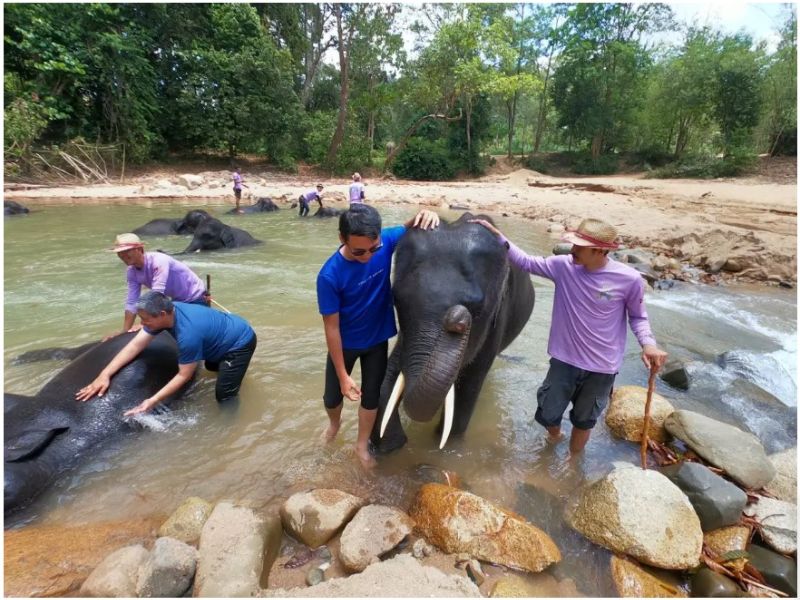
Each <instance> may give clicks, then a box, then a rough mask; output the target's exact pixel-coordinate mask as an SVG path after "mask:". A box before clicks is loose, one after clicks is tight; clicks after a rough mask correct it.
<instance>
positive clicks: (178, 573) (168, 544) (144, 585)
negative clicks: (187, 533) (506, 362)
mask: <svg viewBox="0 0 800 600" xmlns="http://www.w3.org/2000/svg"><path fill="white" fill-rule="evenodd" d="M196 566H197V549H196V548H194V546H190V545H189V544H185V543H184V542H181V541H179V540H176V539H173V538H169V537H161V538H158V539H157V540H156V543H155V545H154V546H153V551H152V552H150V555H149V556H148V557H147V559H146V560H145V561H144V564H143V565H142V568H141V569H140V571H139V577H138V581H137V583H136V595H137V596H139V597H140V598H180V597H182V596H183V595H184V594H185V593H186V591H187V590H188V589H189V587H191V585H192V579H194V572H195V567H196Z"/></svg>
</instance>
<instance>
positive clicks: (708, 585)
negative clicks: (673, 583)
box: [689, 567, 747, 598]
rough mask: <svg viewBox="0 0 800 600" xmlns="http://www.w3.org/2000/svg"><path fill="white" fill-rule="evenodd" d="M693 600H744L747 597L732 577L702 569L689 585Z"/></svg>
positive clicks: (706, 568) (705, 568)
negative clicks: (696, 599) (707, 599)
mask: <svg viewBox="0 0 800 600" xmlns="http://www.w3.org/2000/svg"><path fill="white" fill-rule="evenodd" d="M689 585H690V587H691V589H692V598H744V597H746V596H747V594H746V593H745V592H743V591H742V588H740V587H739V586H738V585H737V583H736V582H735V581H734V580H733V579H731V578H730V577H726V576H725V575H720V574H719V573H715V572H714V571H712V570H711V569H709V568H708V567H701V568H700V569H699V570H698V571H697V572H696V573H695V574H694V575H692V582H691V583H690V584H689Z"/></svg>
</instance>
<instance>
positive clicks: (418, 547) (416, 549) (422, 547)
mask: <svg viewBox="0 0 800 600" xmlns="http://www.w3.org/2000/svg"><path fill="white" fill-rule="evenodd" d="M431 552H433V548H432V547H431V545H430V544H429V543H428V542H426V541H425V540H424V539H423V538H419V539H418V540H417V541H416V542H414V545H413V546H411V555H412V556H413V557H414V558H425V557H426V556H430V555H431Z"/></svg>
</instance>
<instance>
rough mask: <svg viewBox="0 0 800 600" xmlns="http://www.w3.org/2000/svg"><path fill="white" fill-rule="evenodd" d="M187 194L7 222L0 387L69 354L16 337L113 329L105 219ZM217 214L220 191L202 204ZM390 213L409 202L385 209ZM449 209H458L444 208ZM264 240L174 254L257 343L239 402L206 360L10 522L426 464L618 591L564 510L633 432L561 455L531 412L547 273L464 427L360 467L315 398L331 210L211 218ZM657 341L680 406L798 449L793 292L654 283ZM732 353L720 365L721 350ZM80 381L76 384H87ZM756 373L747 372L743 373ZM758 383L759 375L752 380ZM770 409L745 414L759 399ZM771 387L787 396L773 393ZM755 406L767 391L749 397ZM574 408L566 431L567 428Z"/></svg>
mask: <svg viewBox="0 0 800 600" xmlns="http://www.w3.org/2000/svg"><path fill="white" fill-rule="evenodd" d="M190 208H192V207H186V206H182V207H178V206H172V207H170V206H156V207H153V208H147V207H143V206H69V207H55V206H52V207H51V206H45V207H42V208H40V209H38V210H36V211H35V212H32V213H31V214H30V215H28V216H26V217H17V218H12V219H8V218H7V219H6V220H5V246H4V247H5V297H4V299H5V308H4V312H5V328H4V334H5V340H4V365H5V390H6V391H8V392H16V393H20V394H35V393H36V391H38V390H39V388H41V387H42V385H43V384H44V383H45V382H46V381H48V379H50V378H51V377H52V375H53V374H54V373H55V372H56V371H57V370H58V369H60V368H61V367H63V365H64V363H63V362H59V361H48V362H39V363H32V364H26V365H16V364H13V363H12V361H13V359H14V357H16V356H17V355H19V354H20V353H22V352H25V351H28V350H33V349H37V348H45V347H51V346H77V345H80V344H83V343H86V342H89V341H92V340H94V339H97V338H99V337H101V336H103V335H105V334H107V333H110V332H111V331H112V330H115V329H116V328H118V327H119V326H120V325H121V322H122V312H123V300H124V295H125V281H124V265H123V264H122V262H121V261H120V260H119V259H118V258H117V257H116V256H115V255H114V254H113V253H110V252H105V251H104V249H105V248H107V247H109V246H110V245H111V242H112V241H113V239H114V236H115V234H117V233H122V232H125V231H129V230H131V229H133V228H135V227H137V226H139V225H141V224H143V223H145V222H147V221H149V220H150V219H153V218H157V217H179V216H182V215H183V214H184V213H185V211H186V210H189V209H190ZM203 208H207V209H208V210H210V212H212V213H216V214H218V215H219V214H221V213H222V212H224V210H227V209H228V207H227V206H225V207H222V206H212V207H207V206H204V207H203ZM380 210H381V212H382V214H383V216H384V223H385V224H386V225H393V224H397V223H399V222H402V221H404V220H405V219H406V218H408V217H409V216H411V214H413V211H414V209H413V208H411V207H381V209H380ZM441 214H442V216H445V217H450V218H456V217H457V214H456V213H448V212H447V211H443V212H442V213H441ZM221 218H222V220H223V221H225V222H227V223H229V224H235V225H237V226H239V227H242V228H244V229H246V230H248V231H249V232H250V233H251V234H253V235H254V236H255V237H256V238H259V239H261V240H264V241H265V243H264V244H263V245H261V246H256V247H251V248H244V249H241V250H235V251H229V252H217V253H210V254H203V255H192V256H188V257H185V262H186V263H187V264H188V265H189V266H190V267H192V268H193V269H194V270H195V271H196V272H197V273H198V274H200V275H201V277H205V274H206V273H210V274H211V276H212V291H213V295H214V298H215V299H216V300H217V301H219V302H220V303H221V304H223V305H224V306H226V307H227V308H229V309H231V310H232V311H233V312H236V313H238V314H240V315H242V316H243V317H245V318H246V319H248V320H249V321H250V322H251V323H252V324H253V326H254V328H255V330H256V332H257V334H258V340H259V345H258V349H257V350H256V353H255V356H254V358H253V362H252V364H251V366H250V369H249V371H248V373H247V376H246V378H245V381H244V385H243V387H242V391H241V402H240V404H239V406H238V408H237V409H236V410H233V411H230V410H220V408H219V407H218V406H217V404H216V402H215V400H214V392H213V388H214V378H213V376H212V374H209V373H207V372H205V371H203V370H202V369H201V370H200V371H199V373H200V374H199V377H198V378H197V380H196V382H195V383H194V384H193V387H192V389H191V391H190V392H189V394H188V396H187V397H186V398H185V399H184V400H182V401H180V402H178V403H177V404H176V405H174V406H173V410H172V411H171V412H169V413H167V414H163V415H159V416H148V417H144V418H142V419H141V420H140V421H139V423H138V424H137V425H136V427H135V431H134V432H133V433H132V434H131V435H127V436H123V438H122V439H118V440H115V441H113V442H112V443H109V444H107V445H105V446H103V447H102V448H99V449H93V450H91V451H90V452H89V453H88V455H87V456H86V457H84V460H83V462H82V463H81V465H80V466H79V467H78V468H76V469H75V470H74V471H72V472H70V473H69V474H68V475H67V476H65V477H63V478H62V479H61V480H60V481H59V482H58V483H57V484H56V485H54V486H52V487H51V488H50V490H49V491H48V492H47V493H46V494H45V495H44V496H43V497H42V498H40V499H39V501H37V502H36V504H35V506H34V507H33V509H32V510H29V511H28V512H27V513H25V514H24V515H21V517H20V518H19V519H15V521H18V522H32V521H36V522H42V523H63V524H79V523H86V522H92V521H101V520H108V519H116V518H130V517H137V516H144V515H148V514H152V513H168V512H170V511H171V510H172V509H174V508H175V507H176V506H177V505H178V504H179V503H180V502H181V501H182V500H184V499H185V498H186V497H187V496H193V495H194V496H201V497H203V498H205V499H207V500H209V501H216V500H220V499H231V500H234V501H236V502H240V503H246V504H249V505H251V506H253V507H255V508H264V507H267V506H270V507H272V506H273V505H274V504H275V503H276V502H278V501H279V499H280V498H282V497H285V496H286V494H288V493H291V492H293V491H296V490H300V489H307V488H311V487H319V486H326V487H332V486H335V487H339V488H341V489H344V490H347V491H351V492H353V493H357V494H362V495H365V496H368V497H369V498H370V499H371V500H373V501H376V502H382V503H390V504H396V505H398V506H400V507H402V508H408V505H409V503H410V501H411V499H412V498H413V495H414V493H415V491H416V489H417V488H418V486H419V484H420V483H421V482H422V481H423V480H425V479H426V477H428V476H429V474H430V472H431V469H428V468H421V467H420V465H433V466H435V467H439V468H444V469H448V470H452V471H456V472H457V473H458V474H459V476H460V477H461V479H462V480H463V482H464V486H465V487H466V488H467V489H469V490H470V491H472V492H475V493H477V494H479V495H482V496H484V497H486V498H488V499H490V500H492V501H494V502H495V503H497V504H499V505H502V506H504V507H507V508H510V509H512V510H516V511H518V512H520V513H521V514H523V515H525V516H526V517H528V518H529V519H530V520H532V521H533V522H534V523H535V524H537V525H539V526H540V527H542V528H544V529H546V530H547V531H549V532H551V535H553V536H554V538H555V541H556V543H557V544H558V545H559V547H560V548H561V550H562V553H563V554H564V555H565V559H564V561H563V564H562V565H561V566H560V567H559V569H560V570H558V571H557V572H556V575H557V576H558V577H559V578H560V577H572V578H573V579H574V580H575V581H576V583H577V585H578V589H579V590H581V591H582V592H583V593H585V594H589V595H594V596H596V595H608V594H612V595H613V590H612V588H611V587H610V585H611V584H610V581H609V579H608V576H607V572H608V567H607V561H608V556H609V555H608V553H607V552H606V551H604V550H602V549H600V548H599V547H596V546H592V545H591V544H588V543H586V542H585V541H584V540H583V539H582V538H580V536H578V535H576V534H574V533H572V532H570V531H568V530H565V528H563V527H562V526H561V523H560V517H559V514H560V511H561V509H562V508H563V503H564V501H565V499H566V498H567V496H568V495H569V493H570V492H571V491H572V490H574V488H575V487H576V486H577V485H578V484H580V483H581V482H583V481H585V480H587V479H589V480H591V479H595V478H597V477H599V476H601V475H603V474H604V473H606V472H607V471H608V470H610V468H611V464H612V462H613V461H618V460H622V461H628V462H637V461H638V447H637V446H636V445H634V444H631V443H628V442H622V441H619V440H616V439H615V438H613V437H611V436H610V434H609V432H608V430H607V428H606V427H605V424H604V423H602V422H601V423H599V424H598V427H597V428H596V429H595V432H594V434H593V436H592V439H591V441H590V443H589V446H588V451H587V452H586V454H585V456H584V457H583V458H582V459H581V460H579V461H577V462H576V463H574V464H571V463H570V462H569V461H567V453H568V452H567V444H560V445H557V446H555V447H551V446H549V445H548V444H546V443H545V440H544V435H543V434H544V431H543V429H542V428H541V427H539V426H538V425H537V424H536V423H535V422H534V420H533V415H534V412H535V408H536V402H535V397H536V396H535V392H536V388H537V387H538V385H539V383H540V382H541V380H542V379H543V377H544V374H545V372H546V370H547V360H548V357H547V354H546V345H547V343H546V342H547V334H548V329H549V325H550V312H551V308H552V297H553V288H552V285H551V284H550V283H549V282H547V281H545V280H541V279H539V278H534V286H535V288H536V295H537V296H536V307H535V308H534V312H533V316H532V317H531V319H530V321H529V322H528V324H527V326H526V328H525V330H524V331H523V333H522V334H521V336H520V337H519V338H518V339H517V340H516V341H515V342H514V343H513V344H512V345H511V347H509V348H508V349H507V350H506V351H505V353H504V354H503V355H502V356H501V357H500V358H499V359H498V360H497V361H496V362H495V366H494V368H493V370H492V372H491V373H490V376H489V378H488V379H487V381H486V384H485V386H484V388H483V391H482V393H481V398H480V401H479V403H478V407H477V409H476V412H475V415H474V416H473V418H472V422H471V424H470V427H469V429H468V431H467V434H466V436H465V437H464V438H463V439H451V441H449V442H448V445H447V447H446V448H445V450H444V451H439V450H437V446H438V443H437V438H436V436H435V434H434V433H433V425H434V424H433V423H431V424H429V425H420V424H411V425H409V426H407V428H406V429H407V432H408V434H409V443H408V445H407V446H406V447H405V448H404V449H403V450H401V451H399V452H397V453H395V454H394V455H392V456H390V457H388V458H385V459H382V460H381V462H380V464H379V466H378V468H377V470H376V472H375V473H373V474H367V473H364V472H363V471H362V470H361V468H360V467H359V466H357V463H356V461H355V460H354V458H353V456H352V454H351V450H350V449H351V447H352V443H353V441H354V439H355V434H356V410H355V407H354V406H352V405H348V406H346V407H345V411H344V422H343V427H342V430H341V432H340V435H339V439H338V440H337V441H336V442H334V444H332V445H331V446H330V447H324V446H322V445H320V443H319V441H318V440H319V435H320V433H321V431H322V429H323V426H324V424H325V421H326V417H325V413H324V410H323V406H322V401H321V396H322V389H323V374H324V365H325V340H324V336H323V331H322V320H321V318H320V316H319V314H318V312H317V307H316V294H315V278H316V273H317V271H318V270H319V268H320V266H321V265H322V263H323V262H324V261H325V259H326V258H327V257H328V256H329V255H330V254H331V253H332V252H333V251H334V250H335V249H336V247H337V244H338V240H337V232H336V226H337V224H336V220H335V219H328V220H318V219H304V220H301V219H299V218H298V217H297V216H296V213H295V211H289V210H281V211H280V212H279V213H272V214H270V213H266V214H261V215H252V216H241V217H231V216H223V217H221ZM500 225H501V227H502V229H503V230H504V232H505V233H507V234H508V235H509V237H510V238H511V239H513V240H514V241H516V242H517V243H519V244H520V246H522V247H523V248H524V249H526V250H527V251H529V252H539V253H548V252H549V249H550V247H551V246H552V244H553V239H552V238H551V237H550V236H549V235H548V234H547V233H546V232H545V230H544V228H543V227H542V226H539V225H537V224H535V223H532V222H530V221H527V220H521V219H512V218H506V219H503V218H501V222H500ZM147 242H148V248H149V249H156V248H159V249H163V250H165V251H169V252H176V251H179V250H182V249H183V248H184V247H185V246H186V245H187V243H188V238H184V237H178V236H174V237H160V238H149V239H148V240H147ZM647 302H648V308H649V312H650V316H651V321H652V323H653V328H654V331H655V333H656V336H657V337H658V339H659V342H660V344H661V345H662V346H665V347H666V348H667V349H668V350H669V351H670V352H671V353H672V354H675V355H680V356H682V357H683V358H684V359H686V360H688V361H690V362H689V370H690V372H691V373H692V376H693V386H692V389H691V390H690V391H689V392H688V393H681V392H677V391H675V390H672V389H670V388H668V387H667V386H665V385H664V384H663V383H662V382H661V381H659V383H658V390H659V392H661V393H662V394H664V395H665V396H667V397H668V398H670V399H671V400H672V402H673V404H674V405H676V406H677V407H680V408H689V409H692V410H697V411H701V412H705V413H706V414H708V415H709V416H712V417H715V418H719V419H722V420H725V421H729V422H732V423H735V424H737V425H739V426H740V427H742V428H745V429H748V430H750V431H753V432H754V433H755V434H756V435H758V436H759V437H760V438H761V439H762V442H764V444H765V446H767V449H768V451H770V452H774V451H777V450H781V449H783V448H786V447H790V446H794V445H796V431H795V428H794V425H790V423H791V419H789V420H788V421H789V422H787V417H786V414H790V415H791V414H792V413H793V412H794V411H793V409H789V408H783V405H784V404H786V405H791V406H792V407H794V406H795V405H796V377H797V375H796V367H795V365H796V361H797V341H796V340H797V323H796V295H795V292H794V291H787V290H765V289H744V288H739V289H731V288H716V289H711V288H703V287H696V286H689V285H686V286H684V287H681V288H676V289H673V290H671V291H665V292H651V293H649V294H648V297H647ZM637 348H638V346H637V345H636V343H635V339H634V338H633V336H629V342H628V353H627V357H626V361H625V366H624V367H623V369H622V371H621V372H620V374H619V376H618V378H617V384H618V385H624V384H637V385H646V372H645V369H644V367H643V366H642V365H641V362H640V361H639V359H638V352H637ZM726 351H735V354H734V358H735V360H732V361H729V362H728V364H727V366H726V367H725V368H723V367H721V366H718V365H717V364H716V363H715V359H716V357H717V355H719V354H721V353H723V352H726ZM87 383H88V382H87ZM752 384H756V385H757V386H759V387H755V386H753V385H752ZM764 390H765V391H764ZM753 394H756V395H758V396H759V397H760V398H761V397H763V398H765V400H764V402H767V405H769V406H773V407H774V408H775V410H767V411H764V410H758V411H754V410H753V406H754V405H753V402H752V395H753ZM775 398H778V399H779V400H780V401H782V403H783V404H781V402H778V403H777V404H778V405H779V406H777V407H775V406H774V405H775V403H776V401H775ZM760 406H761V405H760ZM568 427H569V426H568V423H567V429H568Z"/></svg>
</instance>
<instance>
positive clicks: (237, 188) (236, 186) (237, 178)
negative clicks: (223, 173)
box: [233, 167, 250, 213]
mask: <svg viewBox="0 0 800 600" xmlns="http://www.w3.org/2000/svg"><path fill="white" fill-rule="evenodd" d="M242 186H244V187H246V188H247V189H248V190H249V189H250V186H248V185H247V184H246V183H245V182H244V181H243V180H242V169H241V167H236V170H235V171H234V172H233V195H234V197H235V198H236V212H237V213H241V212H242V209H241V208H239V203H240V202H241V201H242Z"/></svg>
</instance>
